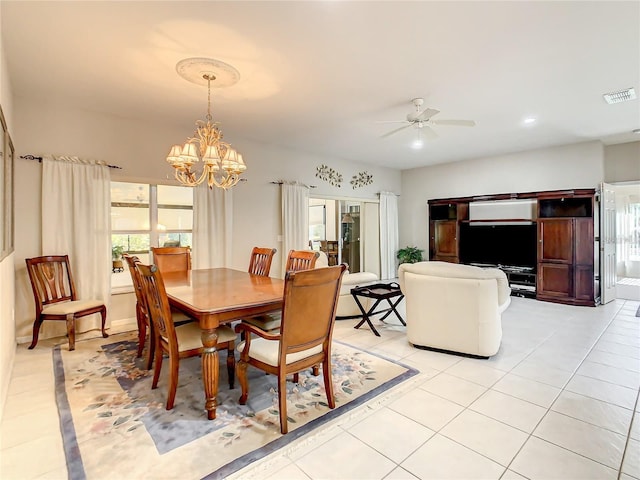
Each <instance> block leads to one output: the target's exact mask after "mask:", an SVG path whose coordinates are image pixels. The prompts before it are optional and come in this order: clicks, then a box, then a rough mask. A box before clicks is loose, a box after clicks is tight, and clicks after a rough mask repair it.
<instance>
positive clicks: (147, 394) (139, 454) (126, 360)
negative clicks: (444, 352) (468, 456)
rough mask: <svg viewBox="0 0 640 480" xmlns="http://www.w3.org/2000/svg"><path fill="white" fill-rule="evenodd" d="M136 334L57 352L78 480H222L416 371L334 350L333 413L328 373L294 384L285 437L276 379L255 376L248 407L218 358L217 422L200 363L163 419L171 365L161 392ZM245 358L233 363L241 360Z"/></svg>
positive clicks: (185, 368)
mask: <svg viewBox="0 0 640 480" xmlns="http://www.w3.org/2000/svg"><path fill="white" fill-rule="evenodd" d="M136 346H137V340H136V336H135V333H134V332H132V333H127V334H121V335H113V336H111V337H109V338H107V339H103V338H98V339H92V340H87V341H83V342H78V343H77V344H76V350H75V351H73V352H69V351H68V350H67V349H66V348H65V347H63V348H60V347H59V346H58V347H55V348H54V351H53V357H54V369H55V376H56V398H57V404H58V411H59V414H60V425H61V429H62V437H63V443H64V449H65V455H66V459H67V468H68V472H69V478H71V479H74V480H76V479H84V478H88V479H110V478H113V479H123V478H127V479H133V478H178V477H179V478H183V479H185V478H189V479H192V478H203V477H207V478H225V477H226V476H228V475H230V474H232V473H234V472H236V471H238V470H239V469H241V468H243V467H245V466H247V465H249V464H250V463H252V462H254V461H256V460H258V459H260V458H262V457H264V456H266V455H268V454H270V453H272V452H274V451H276V450H278V449H280V448H283V447H285V446H286V445H288V444H289V443H290V442H291V441H293V440H295V439H297V438H299V437H301V436H303V435H306V434H308V433H309V432H311V431H313V429H315V428H317V427H318V426H320V425H323V424H325V423H326V422H328V421H330V420H333V419H335V418H337V417H338V416H340V415H344V414H345V413H346V412H348V411H349V410H351V409H353V408H354V407H356V406H358V405H362V404H363V403H366V402H368V401H371V400H372V399H373V398H374V397H376V396H378V395H380V394H382V393H384V392H386V391H387V390H388V389H390V388H391V387H393V386H395V385H397V384H399V383H401V382H403V381H405V380H407V379H409V378H410V377H412V376H413V375H415V374H416V373H418V372H417V371H416V370H414V369H412V368H410V367H407V366H405V365H401V364H399V363H396V362H394V361H391V360H389V359H385V358H382V357H379V356H377V355H374V354H371V353H368V352H365V351H363V350H359V349H357V348H355V347H352V346H349V345H346V344H343V343H340V342H336V341H334V346H333V352H332V361H333V382H334V394H335V397H336V408H335V409H333V410H332V409H330V408H329V407H328V405H327V403H326V397H325V392H324V381H323V378H322V373H320V375H319V376H317V377H315V376H313V375H312V373H311V371H308V372H301V373H300V379H299V383H297V384H294V383H292V382H287V389H288V391H287V402H288V403H287V414H288V417H289V433H288V434H287V435H282V434H281V433H280V420H279V416H278V397H277V391H276V377H275V376H273V375H265V374H264V372H261V371H259V370H257V369H254V368H253V367H249V400H248V402H247V405H240V404H239V403H238V398H239V397H240V386H239V385H238V382H237V380H236V387H235V388H234V389H233V390H230V389H229V385H228V376H227V371H226V359H225V355H226V352H220V366H221V368H220V377H219V378H220V387H219V392H218V408H217V412H216V413H217V416H216V419H215V420H212V421H209V420H207V419H206V412H205V410H204V387H203V384H202V377H201V362H200V358H199V357H194V358H190V359H184V360H181V361H180V376H179V383H178V390H177V394H176V402H175V407H174V408H173V410H170V411H167V410H165V403H166V392H167V390H166V388H167V383H168V381H167V373H168V367H169V365H168V360H165V362H164V365H163V368H162V373H161V376H160V381H159V383H158V388H157V389H155V390H152V389H151V381H152V374H153V372H152V371H146V370H144V369H143V364H144V359H138V358H136ZM237 357H238V355H236V358H237Z"/></svg>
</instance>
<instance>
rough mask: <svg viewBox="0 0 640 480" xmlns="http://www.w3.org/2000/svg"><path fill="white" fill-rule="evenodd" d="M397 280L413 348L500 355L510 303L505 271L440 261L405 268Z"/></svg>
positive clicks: (403, 265) (403, 267)
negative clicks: (504, 320) (403, 301)
mask: <svg viewBox="0 0 640 480" xmlns="http://www.w3.org/2000/svg"><path fill="white" fill-rule="evenodd" d="M398 279H399V283H400V288H401V289H402V293H404V295H405V301H406V307H407V318H406V321H407V339H408V340H409V342H410V343H411V344H413V345H414V346H416V347H422V348H428V349H433V350H443V351H447V352H453V353H462V354H466V355H472V356H477V357H490V356H492V355H495V354H496V353H497V352H498V349H499V348H500V341H501V340H502V320H501V315H502V312H503V311H504V310H505V309H506V308H507V307H508V306H509V304H510V303H511V297H510V294H511V289H510V288H509V283H508V281H507V277H506V275H505V274H504V272H503V271H501V270H499V269H497V268H480V267H473V266H470V265H460V264H456V263H447V262H435V261H433V262H419V263H414V264H409V263H404V264H402V265H400V267H399V269H398Z"/></svg>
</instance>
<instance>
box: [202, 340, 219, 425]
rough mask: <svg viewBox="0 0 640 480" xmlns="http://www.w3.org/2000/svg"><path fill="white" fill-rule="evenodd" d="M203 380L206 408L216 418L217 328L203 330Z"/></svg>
mask: <svg viewBox="0 0 640 480" xmlns="http://www.w3.org/2000/svg"><path fill="white" fill-rule="evenodd" d="M201 338H202V345H203V347H204V348H203V350H202V382H203V383H204V396H205V398H206V401H205V404H204V408H205V409H206V410H207V418H208V419H209V420H213V419H215V418H216V408H217V406H218V401H217V396H218V351H217V350H216V345H217V343H218V332H217V331H216V329H215V328H212V329H208V330H202V337H201Z"/></svg>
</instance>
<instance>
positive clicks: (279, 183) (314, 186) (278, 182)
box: [271, 180, 318, 188]
mask: <svg viewBox="0 0 640 480" xmlns="http://www.w3.org/2000/svg"><path fill="white" fill-rule="evenodd" d="M271 183H272V184H273V185H282V184H283V183H284V182H283V181H282V180H278V181H277V182H271ZM300 185H304V186H305V187H308V188H318V187H317V186H316V185H305V184H304V183H301V184H300Z"/></svg>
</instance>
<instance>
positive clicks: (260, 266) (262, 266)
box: [249, 247, 277, 277]
mask: <svg viewBox="0 0 640 480" xmlns="http://www.w3.org/2000/svg"><path fill="white" fill-rule="evenodd" d="M276 251H277V250H276V249H275V248H260V247H253V250H252V251H251V260H250V261H249V273H251V274H253V275H260V276H261V277H268V276H269V272H270V271H271V261H272V260H273V256H274V255H275V254H276Z"/></svg>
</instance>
